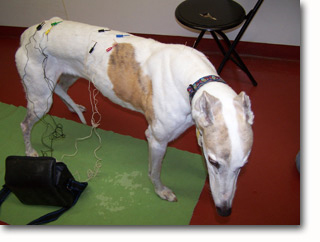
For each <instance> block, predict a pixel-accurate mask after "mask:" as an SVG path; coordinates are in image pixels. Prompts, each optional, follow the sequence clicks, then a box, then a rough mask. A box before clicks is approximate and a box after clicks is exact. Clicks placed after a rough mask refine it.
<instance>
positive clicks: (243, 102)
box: [234, 92, 254, 125]
mask: <svg viewBox="0 0 320 242" xmlns="http://www.w3.org/2000/svg"><path fill="white" fill-rule="evenodd" d="M234 100H235V102H236V103H238V104H240V106H242V108H243V111H244V114H245V117H246V120H247V122H248V123H249V124H250V125H252V124H253V120H254V114H253V112H252V110H251V101H250V98H249V96H248V95H246V93H245V92H240V94H239V95H238V96H236V97H235V98H234Z"/></svg>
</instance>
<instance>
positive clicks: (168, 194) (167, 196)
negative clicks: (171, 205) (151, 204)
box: [156, 187, 178, 202]
mask: <svg viewBox="0 0 320 242" xmlns="http://www.w3.org/2000/svg"><path fill="white" fill-rule="evenodd" d="M156 193H157V194H158V196H159V197H161V198H162V199H164V200H167V201H169V202H177V201H178V199H177V197H176V195H175V194H174V193H173V191H171V190H170V189H169V188H167V187H163V188H162V189H161V190H157V191H156Z"/></svg>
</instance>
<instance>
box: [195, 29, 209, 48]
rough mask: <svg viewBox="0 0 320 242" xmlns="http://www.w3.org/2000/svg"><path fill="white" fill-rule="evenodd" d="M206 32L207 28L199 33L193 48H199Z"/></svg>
mask: <svg viewBox="0 0 320 242" xmlns="http://www.w3.org/2000/svg"><path fill="white" fill-rule="evenodd" d="M205 32H206V31H205V30H202V31H201V33H200V34H199V36H198V38H197V40H196V41H195V42H194V44H193V48H197V46H198V44H199V42H200V40H201V39H202V37H203V35H204V34H205Z"/></svg>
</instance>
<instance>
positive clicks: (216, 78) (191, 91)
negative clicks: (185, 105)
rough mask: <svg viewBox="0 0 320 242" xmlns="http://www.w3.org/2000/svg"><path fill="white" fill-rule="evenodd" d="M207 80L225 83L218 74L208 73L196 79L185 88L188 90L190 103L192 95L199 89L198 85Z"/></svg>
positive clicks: (203, 83)
mask: <svg viewBox="0 0 320 242" xmlns="http://www.w3.org/2000/svg"><path fill="white" fill-rule="evenodd" d="M208 82H221V83H224V84H227V83H226V82H225V81H224V80H223V79H222V78H221V77H219V76H215V75H209V76H205V77H201V78H200V79H199V80H198V81H196V82H195V83H194V84H190V85H189V87H188V88H187V91H188V92H189V99H190V103H191V101H192V98H193V96H194V95H195V94H196V92H197V91H198V90H199V89H200V87H202V86H203V85H205V84H207V83H208Z"/></svg>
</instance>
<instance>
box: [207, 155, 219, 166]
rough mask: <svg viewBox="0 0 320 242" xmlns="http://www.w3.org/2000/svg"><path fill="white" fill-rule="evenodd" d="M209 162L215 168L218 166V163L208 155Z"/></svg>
mask: <svg viewBox="0 0 320 242" xmlns="http://www.w3.org/2000/svg"><path fill="white" fill-rule="evenodd" d="M209 162H210V164H211V165H213V166H214V167H215V168H217V169H219V168H220V164H219V163H218V162H217V161H215V160H213V159H211V158H210V157H209Z"/></svg>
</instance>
